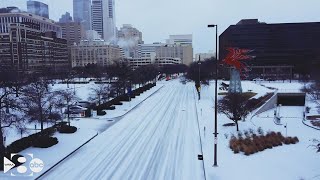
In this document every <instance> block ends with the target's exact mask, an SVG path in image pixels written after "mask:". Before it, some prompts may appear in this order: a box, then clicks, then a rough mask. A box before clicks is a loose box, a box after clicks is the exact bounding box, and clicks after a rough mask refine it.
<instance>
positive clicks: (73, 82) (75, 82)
mask: <svg viewBox="0 0 320 180" xmlns="http://www.w3.org/2000/svg"><path fill="white" fill-rule="evenodd" d="M59 84H89V82H87V81H84V82H83V81H70V82H65V81H63V82H59Z"/></svg>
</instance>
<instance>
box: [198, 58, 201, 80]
mask: <svg viewBox="0 0 320 180" xmlns="http://www.w3.org/2000/svg"><path fill="white" fill-rule="evenodd" d="M200 65H201V61H200V55H199V61H198V66H199V84H200V80H201V78H200V76H201V73H200Z"/></svg>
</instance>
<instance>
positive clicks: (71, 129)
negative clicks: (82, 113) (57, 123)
mask: <svg viewBox="0 0 320 180" xmlns="http://www.w3.org/2000/svg"><path fill="white" fill-rule="evenodd" d="M58 131H59V132H60V133H66V134H71V133H75V132H76V131H77V127H75V126H67V125H64V126H61V127H60V128H59V129H58Z"/></svg>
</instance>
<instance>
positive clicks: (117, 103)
mask: <svg viewBox="0 0 320 180" xmlns="http://www.w3.org/2000/svg"><path fill="white" fill-rule="evenodd" d="M122 104H123V103H122V102H120V101H118V102H115V103H114V105H122Z"/></svg>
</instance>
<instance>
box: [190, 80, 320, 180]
mask: <svg viewBox="0 0 320 180" xmlns="http://www.w3.org/2000/svg"><path fill="white" fill-rule="evenodd" d="M263 84H264V85H265V86H267V87H275V88H280V87H281V88H282V89H285V90H287V91H291V90H296V91H297V90H298V89H300V87H301V86H302V84H300V85H299V83H293V84H291V85H290V84H289V83H287V84H285V85H284V84H283V83H270V84H269V83H266V82H265V83H263ZM257 86H259V84H258V83H257V84H256V83H253V82H249V81H244V82H242V87H243V91H244V92H246V90H247V89H249V88H250V89H252V91H253V92H258V94H262V93H266V92H270V89H266V88H265V87H262V86H260V87H261V89H259V88H260V87H257ZM201 93H202V97H201V100H200V101H199V102H197V103H196V106H197V110H198V117H199V122H200V127H201V128H200V129H201V137H202V139H203V149H204V150H203V151H204V163H205V169H206V173H207V179H214V180H225V179H226V180H228V179H230V180H231V179H250V180H251V179H252V180H270V179H273V180H295V179H296V180H299V179H319V178H320V170H319V167H320V154H319V153H316V150H315V149H314V148H312V147H311V146H310V145H312V142H311V140H312V139H315V138H317V139H320V131H318V130H315V129H312V128H310V127H307V126H305V125H304V124H303V123H302V120H303V111H304V107H295V106H292V107H288V106H283V107H281V109H280V117H281V123H282V125H276V124H275V123H274V121H273V116H274V114H273V113H274V109H271V110H269V111H266V112H264V113H261V114H259V115H258V116H254V117H253V118H252V119H251V120H250V119H247V120H246V121H244V122H242V121H241V122H240V123H239V128H240V130H241V131H242V132H243V131H244V130H249V129H250V128H251V129H254V130H255V131H257V129H258V128H259V127H261V128H262V129H263V130H264V132H265V133H266V132H268V131H275V132H281V133H282V135H284V136H286V135H287V136H292V137H294V136H297V137H298V138H299V141H300V142H299V143H297V144H293V145H283V146H280V147H274V148H272V149H267V150H264V151H262V152H258V153H255V154H253V155H250V156H246V155H244V154H243V153H240V154H234V153H233V151H232V150H231V149H230V148H229V140H230V136H231V134H234V135H237V131H236V127H235V126H232V127H224V126H223V124H226V123H230V122H232V121H231V120H229V119H227V117H226V116H225V115H222V114H219V115H218V133H219V135H218V151H217V152H218V158H217V159H218V167H212V165H213V152H214V150H213V147H214V136H213V134H212V133H213V132H214V83H211V85H210V86H209V87H207V88H202V92H201ZM285 125H286V126H287V129H286V128H285Z"/></svg>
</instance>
